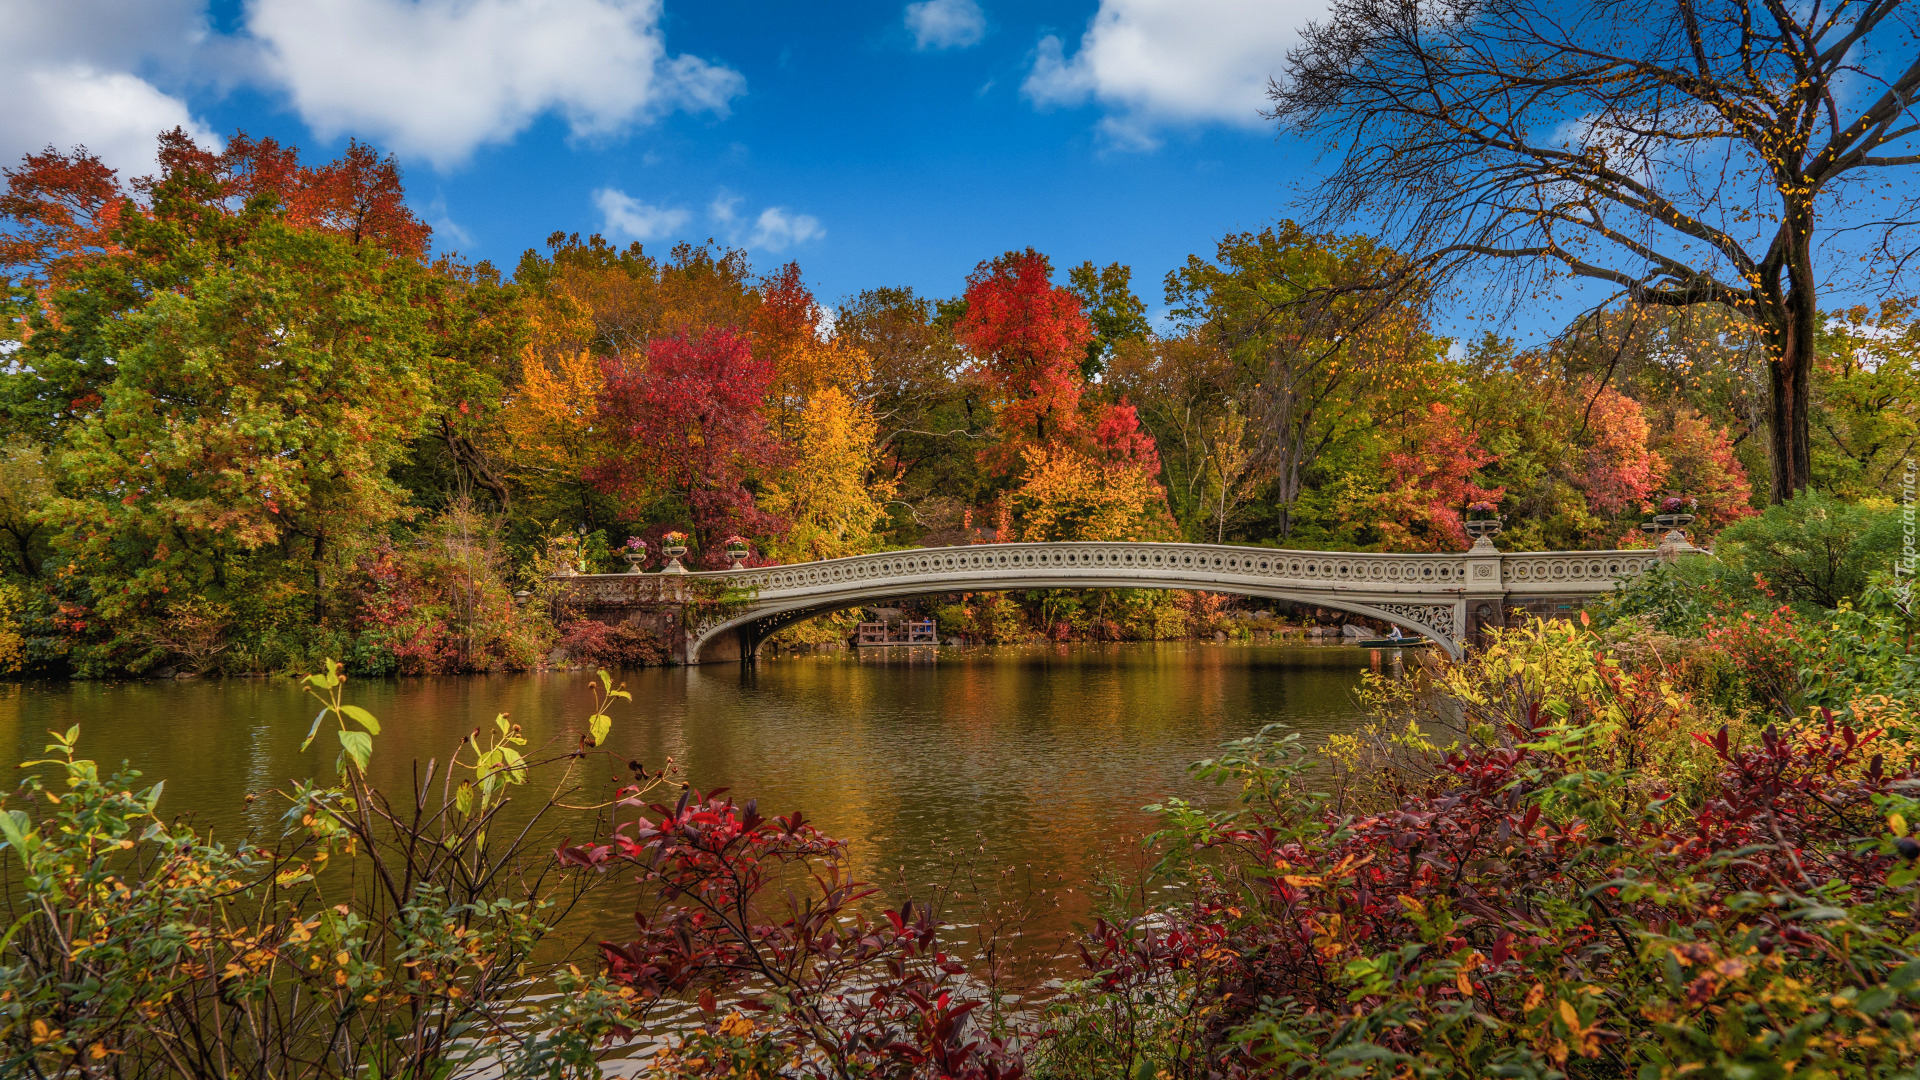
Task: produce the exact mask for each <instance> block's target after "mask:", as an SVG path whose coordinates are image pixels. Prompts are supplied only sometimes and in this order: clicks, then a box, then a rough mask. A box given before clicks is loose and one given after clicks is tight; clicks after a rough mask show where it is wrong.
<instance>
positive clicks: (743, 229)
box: [707, 188, 827, 253]
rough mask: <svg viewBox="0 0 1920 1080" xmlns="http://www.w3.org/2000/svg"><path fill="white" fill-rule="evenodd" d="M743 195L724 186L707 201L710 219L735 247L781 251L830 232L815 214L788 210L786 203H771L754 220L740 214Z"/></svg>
mask: <svg viewBox="0 0 1920 1080" xmlns="http://www.w3.org/2000/svg"><path fill="white" fill-rule="evenodd" d="M743 201H745V200H743V199H742V198H741V197H740V196H738V195H736V194H734V193H733V192H731V191H728V190H727V189H726V188H721V189H720V190H719V191H717V192H715V193H714V196H713V201H712V202H710V203H708V204H707V218H708V219H709V220H711V221H712V222H713V224H714V225H716V226H718V227H719V230H720V233H721V234H722V235H723V236H725V237H726V240H727V243H729V244H732V245H734V246H736V247H749V248H757V249H759V250H761V251H771V252H776V253H777V252H781V251H785V250H786V249H788V248H790V247H793V246H794V245H796V244H804V243H806V242H807V241H809V240H818V239H820V238H821V237H823V236H825V235H827V230H826V229H825V228H823V227H822V226H821V224H820V219H819V218H817V217H814V216H813V215H812V214H794V213H789V212H788V211H787V208H786V207H784V206H769V207H767V208H766V209H764V210H762V211H760V213H759V214H758V215H757V216H755V217H754V218H753V219H752V224H751V226H749V224H748V222H747V219H745V218H743V217H742V216H741V214H740V204H741V203H742V202H743Z"/></svg>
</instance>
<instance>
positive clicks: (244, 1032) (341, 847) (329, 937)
mask: <svg viewBox="0 0 1920 1080" xmlns="http://www.w3.org/2000/svg"><path fill="white" fill-rule="evenodd" d="M343 683H344V677H343V676H341V675H340V674H339V672H338V668H337V666H330V668H329V670H328V672H327V673H326V674H324V675H316V676H311V677H310V678H309V679H308V686H309V689H310V690H311V691H312V692H313V693H314V694H315V695H316V696H317V697H319V698H320V699H321V703H322V706H323V707H322V711H321V713H320V716H319V717H318V718H316V721H315V724H314V729H313V732H312V733H311V734H310V735H309V739H308V742H309V744H311V743H312V742H313V741H314V739H315V738H317V737H320V736H323V735H324V736H327V737H326V739H325V742H326V743H328V744H333V745H337V747H338V750H339V758H338V761H337V771H338V774H339V780H338V783H337V784H333V785H321V784H313V783H303V784H297V785H294V786H293V787H292V788H291V789H290V790H288V791H287V792H285V793H284V795H285V797H286V799H287V800H288V806H289V810H288V814H287V818H286V821H287V830H286V832H285V834H284V835H281V836H277V837H269V838H266V839H265V840H263V841H261V842H258V843H255V842H242V843H239V844H237V845H232V846H228V845H223V844H219V843H216V842H214V841H213V840H212V839H211V838H209V837H207V836H203V835H200V834H197V833H195V832H193V831H192V830H190V829H187V828H184V827H182V826H179V825H177V824H173V823H170V822H168V821H167V820H166V819H164V818H163V817H161V816H160V815H159V812H158V809H159V804H160V799H161V792H162V789H161V786H160V785H158V784H155V785H153V786H151V787H146V788H139V787H138V786H137V785H138V779H137V778H138V774H137V773H120V774H115V775H102V773H101V772H100V770H99V769H98V767H97V766H96V765H95V764H94V763H93V762H92V761H88V760H86V759H83V758H80V757H78V756H77V753H76V742H77V739H78V734H79V733H78V729H73V730H69V731H67V732H65V733H60V734H56V736H55V738H54V742H53V743H52V744H51V745H50V746H49V747H48V750H49V752H50V753H52V754H53V757H51V758H49V759H48V760H45V761H38V762H30V763H28V766H29V767H32V768H35V769H46V770H49V771H50V773H51V776H50V777H43V776H42V775H40V774H39V773H38V772H36V773H35V774H33V775H30V776H29V777H28V779H27V780H26V781H25V783H24V784H23V786H22V788H21V791H20V792H19V796H18V798H15V799H9V800H8V803H7V806H6V807H5V808H4V809H0V838H3V839H4V842H5V844H4V851H0V856H4V857H5V859H6V860H7V865H8V870H9V871H10V873H9V877H8V880H6V881H5V882H4V891H5V896H6V903H7V910H6V913H5V917H6V920H7V922H6V925H7V926H8V927H9V929H8V931H7V932H6V937H5V938H4V939H0V1075H3V1076H10V1077H11V1076H31V1077H56V1076H57V1077H116V1078H123V1077H124V1078H138V1077H260V1078H267V1077H272V1078H283V1077H284V1078H326V1080H332V1078H347V1077H354V1078H361V1077H419V1078H426V1077H433V1078H439V1080H451V1078H455V1077H462V1076H475V1075H492V1076H498V1075H501V1074H503V1073H505V1074H507V1075H518V1076H543V1077H548V1076H562V1075H581V1076H597V1075H599V1073H598V1069H597V1066H595V1064H594V1058H595V1055H596V1051H595V1049H594V1046H595V1044H596V1043H597V1042H598V1041H600V1040H602V1039H603V1038H604V1037H605V1036H607V1035H609V1034H611V1033H612V1031H613V1027H614V1024H615V1022H616V1020H617V1018H618V1017H619V1016H622V1015H624V1002H625V1000H626V998H627V997H628V996H629V995H627V994H626V993H625V992H623V991H622V990H621V989H620V988H618V987H615V986H612V985H611V984H608V983H606V982H605V981H604V980H601V979H597V978H591V977H586V976H580V975H578V974H576V973H574V972H572V971H569V970H566V969H564V968H563V969H560V970H558V971H555V970H553V969H552V967H551V965H550V964H545V963H543V962H542V961H541V959H540V957H541V956H542V955H544V954H542V953H540V952H539V951H538V950H539V949H540V946H541V944H542V942H543V941H545V940H546V939H547V937H548V936H549V935H550V933H551V932H552V931H553V929H554V927H555V926H556V924H557V923H558V921H559V920H560V919H561V918H562V917H563V916H564V915H565V914H566V913H567V912H568V911H569V910H571V909H572V908H573V907H575V906H576V905H578V904H579V903H580V902H581V900H582V899H583V897H584V896H585V892H584V891H583V890H585V889H586V888H588V887H590V886H591V885H593V884H594V882H593V881H592V880H591V879H587V878H582V877H580V876H577V875H564V874H561V873H557V872H555V871H554V870H553V862H552V859H551V856H550V854H548V852H547V851H546V850H545V849H542V848H541V847H540V845H539V839H540V838H541V837H542V836H543V835H544V832H545V830H544V829H543V828H542V822H543V821H544V820H545V819H546V818H547V817H548V816H549V815H550V814H552V813H554V812H555V811H556V810H557V809H559V808H560V807H561V806H562V805H563V802H565V801H570V800H571V799H573V798H575V797H577V793H576V792H575V788H576V787H577V786H578V785H577V783H576V781H575V779H574V778H575V777H576V776H578V775H579V774H580V771H581V768H582V765H583V763H584V762H586V761H587V760H588V757H589V755H591V756H593V757H602V756H605V755H604V754H603V753H602V752H599V751H598V750H597V749H596V748H597V746H598V744H600V743H601V742H603V741H604V739H605V737H606V735H607V734H608V730H609V728H610V726H611V720H610V719H609V718H608V717H607V715H606V712H605V709H604V705H605V704H606V703H607V701H608V700H610V699H611V698H614V697H620V696H624V691H620V690H616V689H614V687H613V686H612V684H611V682H610V681H609V680H606V679H605V678H604V676H603V679H602V687H601V690H602V694H601V698H600V702H599V703H600V705H601V706H602V707H601V708H597V709H596V710H595V713H594V715H593V716H591V717H589V718H588V720H587V721H586V723H585V724H584V725H583V730H581V731H580V732H579V733H578V736H577V739H575V738H573V737H571V736H570V737H569V739H568V741H567V742H566V743H564V744H561V745H558V746H554V747H549V748H547V750H546V751H545V752H542V753H534V752H531V751H528V750H524V749H523V748H524V747H525V746H526V740H525V739H523V738H522V737H521V735H520V731H519V729H518V728H517V727H516V726H514V725H512V724H511V723H509V722H508V721H507V720H506V718H505V717H504V716H503V717H501V718H500V719H499V720H498V721H497V723H496V724H495V725H494V728H493V730H492V731H490V732H488V733H486V734H485V735H483V734H482V733H481V732H478V731H476V732H474V733H473V734H472V735H471V736H470V737H469V738H468V739H466V740H463V742H462V744H461V745H460V746H459V747H457V748H456V752H455V753H454V754H453V755H452V756H451V758H450V761H449V764H448V766H447V767H446V769H445V770H437V769H436V768H435V766H434V764H433V763H431V762H429V763H426V764H425V765H424V766H421V767H420V768H419V769H417V770H416V773H415V775H416V784H415V785H414V787H413V789H412V790H408V791H406V792H405V793H404V795H403V797H401V798H399V799H390V798H389V797H388V795H387V793H385V792H382V791H379V790H377V789H375V788H373V787H372V786H371V785H369V783H368V782H367V778H366V773H365V769H366V766H367V764H368V761H369V759H370V755H371V754H372V752H373V747H374V740H375V738H376V737H377V736H378V735H379V732H380V725H379V722H378V721H377V720H376V719H375V718H374V717H372V716H371V715H370V714H368V713H367V712H366V711H365V710H364V709H360V708H358V707H357V706H354V705H351V704H348V703H346V702H344V700H343V691H342V688H343ZM327 728H331V730H324V729H327ZM619 764H620V763H619V762H617V761H616V762H615V765H616V767H619ZM543 773H544V774H546V775H545V776H543V777H542V779H543V780H545V781H546V782H547V783H550V784H552V785H553V787H552V789H551V790H552V794H551V795H550V796H548V798H547V799H546V800H545V801H544V802H537V803H535V805H533V806H532V807H523V808H521V810H520V811H519V812H518V813H517V814H516V816H515V818H514V820H513V821H512V827H510V828H509V827H507V821H506V819H505V818H503V817H502V811H503V809H504V808H505V807H506V806H507V805H508V799H507V797H506V796H507V792H508V791H509V790H511V789H513V788H515V787H518V786H520V785H522V784H525V783H526V782H527V781H528V780H529V778H530V777H531V776H535V775H539V774H543ZM638 777H639V779H638V780H637V782H636V787H635V788H630V789H629V790H630V791H631V790H638V789H639V788H640V787H644V786H645V785H646V784H648V783H651V782H654V781H656V780H657V778H650V777H647V776H646V774H645V773H644V771H643V770H642V771H641V772H639V773H638ZM16 873H17V875H18V876H17V877H15V876H13V874H16ZM555 987H557V988H558V989H560V990H562V991H563V993H561V994H559V995H557V996H556V995H552V994H550V993H543V992H542V991H543V990H547V989H551V988H555Z"/></svg>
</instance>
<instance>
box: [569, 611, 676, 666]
mask: <svg viewBox="0 0 1920 1080" xmlns="http://www.w3.org/2000/svg"><path fill="white" fill-rule="evenodd" d="M560 648H561V649H562V650H564V651H565V652H566V654H567V656H568V658H569V659H571V660H573V661H575V662H577V663H582V664H586V665H588V666H589V667H604V668H614V669H619V668H633V667H659V666H661V665H662V664H665V663H667V662H668V661H669V660H671V659H673V651H672V650H671V649H669V648H668V647H667V643H666V641H664V640H663V639H662V638H661V637H660V635H659V634H656V633H654V632H653V631H651V630H648V629H646V628H645V627H640V626H629V625H626V624H624V623H623V624H621V625H618V626H610V625H608V624H606V623H603V622H595V621H593V620H592V619H579V620H576V621H574V622H571V623H568V624H567V625H566V627H565V628H564V629H562V630H561V632H560Z"/></svg>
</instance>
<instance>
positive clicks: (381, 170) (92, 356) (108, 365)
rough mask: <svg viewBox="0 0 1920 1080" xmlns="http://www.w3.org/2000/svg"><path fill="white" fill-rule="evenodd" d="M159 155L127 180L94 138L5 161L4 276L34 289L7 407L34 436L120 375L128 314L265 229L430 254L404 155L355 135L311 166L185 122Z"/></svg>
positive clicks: (76, 412) (166, 137)
mask: <svg viewBox="0 0 1920 1080" xmlns="http://www.w3.org/2000/svg"><path fill="white" fill-rule="evenodd" d="M158 156H159V162H160V171H159V172H158V173H156V174H154V175H153V176H146V177H138V178H135V179H133V180H131V181H128V182H122V181H121V179H120V178H119V176H118V174H117V173H115V171H114V170H112V169H109V168H107V167H106V166H105V165H104V164H102V163H101V162H100V160H99V159H98V158H97V157H96V156H94V155H93V154H91V153H89V152H87V151H86V150H85V149H84V148H78V149H75V150H73V151H71V152H67V153H62V152H60V151H57V150H54V149H52V148H49V149H48V150H47V151H46V152H45V153H42V154H30V155H28V156H27V157H26V158H25V159H24V160H23V161H22V164H21V165H20V167H18V168H14V169H7V170H4V175H5V177H6V192H5V194H4V195H0V221H3V222H4V227H3V228H0V273H5V274H7V275H9V276H11V277H12V278H13V279H14V280H15V281H18V282H21V283H24V284H25V285H26V286H28V287H29V288H30V289H31V290H32V291H33V294H34V296H35V298H36V300H35V303H34V304H33V305H32V307H31V309H30V311H29V313H28V315H27V317H26V319H25V325H24V326H23V327H22V328H21V332H20V333H19V334H18V337H20V338H21V339H23V340H24V342H25V344H24V345H23V347H22V349H21V351H20V353H19V355H18V356H17V358H16V359H17V361H18V364H17V367H16V370H15V373H14V376H13V377H10V378H8V379H7V380H5V382H4V385H0V405H4V408H5V412H6V419H7V421H8V422H9V423H10V424H11V425H13V426H14V428H15V429H16V430H18V431H21V432H22V433H24V434H26V435H28V436H29V437H31V438H34V439H37V440H41V441H48V442H50V441H53V440H55V439H56V438H57V437H58V436H59V434H60V433H61V432H62V431H64V430H65V428H66V426H67V425H68V424H69V423H70V422H71V421H72V420H74V419H76V418H78V417H82V416H85V415H86V414H87V413H88V412H89V411H90V410H91V409H92V408H94V407H95V406H97V405H98V404H99V402H100V401H101V400H102V397H103V392H104V388H105V386H106V385H107V384H108V383H110V382H111V381H112V380H113V378H114V375H115V367H114V359H113V355H112V352H111V351H110V346H109V344H108V342H109V340H110V339H112V338H113V335H114V332H115V322H116V320H119V319H120V318H122V317H123V316H124V315H125V313H127V312H129V311H132V310H135V309H138V308H140V307H141V306H143V305H144V304H146V303H147V302H148V300H149V299H150V298H151V297H153V296H155V295H158V294H161V293H165V292H170V291H178V290H183V289H186V288H187V287H188V285H189V283H190V282H191V281H193V280H194V279H195V278H196V277H197V276H198V275H200V274H202V273H205V272H207V271H208V270H209V268H212V267H217V266H221V265H225V264H227V263H228V262H229V260H230V259H231V257H232V253H233V252H234V251H236V250H238V249H239V248H240V247H241V246H243V245H244V243H245V242H246V240H247V238H248V237H249V236H250V235H251V234H252V232H253V231H254V230H255V229H257V228H260V227H262V226H264V225H267V224H269V223H271V224H273V225H276V226H280V227H288V228H294V229H299V230H302V231H311V232H315V233H318V234H321V235H326V236H330V237H333V238H335V239H338V240H340V241H342V242H344V243H346V244H348V245H349V246H362V245H364V246H367V247H369V248H372V249H374V250H377V251H379V252H381V253H383V254H388V255H392V256H396V257H401V258H406V259H411V260H418V259H420V258H422V257H423V256H424V254H425V251H426V244H427V240H428V237H429V235H430V233H431V229H429V228H428V227H427V226H426V225H425V224H424V223H423V222H421V221H419V219H417V218H416V217H414V216H413V214H412V212H411V211H409V210H408V209H407V208H406V205H405V202H404V199H403V191H402V188H401V183H400V173H399V167H398V165H397V164H396V163H395V162H394V161H393V159H392V158H386V159H381V158H378V157H377V156H375V155H374V153H373V151H372V150H370V149H368V148H367V147H365V146H363V145H361V144H359V143H357V142H356V143H350V144H349V146H348V149H347V153H346V154H345V155H344V156H343V157H342V158H340V159H339V160H337V161H334V162H332V163H329V164H326V165H322V166H318V167H314V168H306V167H302V166H300V165H299V164H298V161H297V153H296V151H295V150H294V149H293V148H291V147H284V146H281V145H280V144H278V143H276V142H274V141H273V140H271V139H262V140H256V139H252V138H249V137H248V136H246V135H245V134H244V133H241V134H238V135H236V136H235V137H234V138H233V139H232V141H230V142H229V143H228V145H227V147H226V148H225V149H224V150H222V151H220V152H218V153H215V152H213V151H209V150H207V149H205V148H203V147H201V146H199V145H197V144H196V143H194V142H193V140H192V139H191V138H190V137H189V136H187V134H186V133H185V132H183V131H181V130H179V129H175V130H173V131H171V132H167V133H165V134H162V135H161V136H160V137H159V144H158ZM63 293H70V294H71V295H67V296H65V297H64V298H62V294H63Z"/></svg>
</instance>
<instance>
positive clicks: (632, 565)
mask: <svg viewBox="0 0 1920 1080" xmlns="http://www.w3.org/2000/svg"><path fill="white" fill-rule="evenodd" d="M620 557H621V558H623V559H625V560H627V573H629V574H638V573H641V572H642V571H643V570H644V569H645V567H646V565H647V542H646V541H645V540H642V539H640V538H639V537H637V536H629V537H627V543H626V546H625V547H623V548H622V549H621V550H620Z"/></svg>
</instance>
